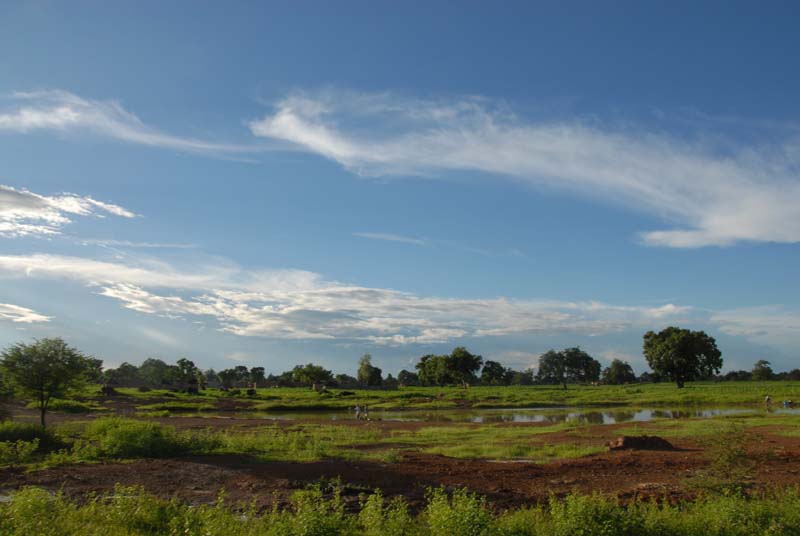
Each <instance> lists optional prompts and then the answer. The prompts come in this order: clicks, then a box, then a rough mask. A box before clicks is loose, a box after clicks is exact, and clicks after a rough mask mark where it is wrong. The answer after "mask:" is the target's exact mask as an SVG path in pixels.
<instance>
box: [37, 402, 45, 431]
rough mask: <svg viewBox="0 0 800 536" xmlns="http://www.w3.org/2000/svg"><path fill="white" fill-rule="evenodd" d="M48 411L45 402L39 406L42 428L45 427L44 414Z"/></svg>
mask: <svg viewBox="0 0 800 536" xmlns="http://www.w3.org/2000/svg"><path fill="white" fill-rule="evenodd" d="M46 411H47V408H45V407H44V404H42V405H41V406H39V420H40V421H41V423H42V428H44V414H45V412H46Z"/></svg>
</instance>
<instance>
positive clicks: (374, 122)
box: [250, 92, 800, 248]
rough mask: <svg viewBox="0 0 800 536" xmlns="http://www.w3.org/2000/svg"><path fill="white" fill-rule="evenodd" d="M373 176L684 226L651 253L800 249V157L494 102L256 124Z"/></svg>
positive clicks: (340, 107) (319, 100)
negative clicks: (489, 179) (519, 188)
mask: <svg viewBox="0 0 800 536" xmlns="http://www.w3.org/2000/svg"><path fill="white" fill-rule="evenodd" d="M250 128H251V130H252V132H253V133H254V134H255V135H257V136H261V137H265V138H271V139H277V140H283V141H287V142H291V143H294V144H295V145H296V146H298V147H300V148H302V149H304V150H307V151H310V152H314V153H317V154H320V155H322V156H325V157H327V158H330V159H332V160H335V161H336V162H339V163H340V164H341V165H343V166H345V167H346V168H348V169H350V170H352V171H354V172H356V173H360V174H364V175H373V176H377V175H409V174H410V175H435V174H436V173H440V172H445V171H459V170H470V171H480V172H486V173H491V174H495V175H499V176H505V177H508V178H509V179H513V180H517V181H522V182H524V183H530V184H534V185H544V186H548V187H552V188H560V189H567V190H571V191H574V192H578V193H580V194H582V195H587V196H596V197H602V198H605V199H608V200H611V201H613V202H617V203H624V204H626V205H628V206H631V207H634V208H635V209H637V210H642V211H647V212H649V213H654V214H655V215H657V216H660V217H662V218H664V219H666V220H667V221H670V222H673V223H674V224H675V225H676V226H677V227H676V228H674V229H666V230H657V231H648V232H644V233H642V235H641V237H642V239H643V241H644V242H645V243H647V244H651V245H659V246H670V247H682V248H693V247H702V246H709V245H721V246H724V245H729V244H733V243H736V242H739V241H767V242H784V243H795V242H799V241H800V211H798V210H797V206H798V205H800V171H799V170H800V149H799V148H798V143H797V142H796V141H791V140H790V141H788V142H787V143H786V144H785V145H782V146H773V147H769V146H765V147H740V148H739V149H737V150H735V151H733V152H732V153H728V154H723V153H721V152H719V151H715V150H714V148H712V147H707V146H703V144H700V143H689V142H683V141H680V140H677V139H675V138H672V137H669V136H667V135H663V134H652V133H648V132H642V131H634V130H630V129H627V130H622V129H616V130H615V129H611V128H601V127H597V126H590V125H587V124H582V123H580V122H566V121H562V122H554V121H549V122H531V121H524V120H521V119H519V118H517V117H515V116H514V115H513V114H512V113H509V112H508V111H507V110H506V109H504V108H502V107H500V106H497V105H495V104H493V103H491V102H490V101H488V100H485V99H476V98H472V99H461V100H452V101H423V100H408V99H400V98H397V97H394V96H392V95H389V94H379V95H360V94H354V93H346V92H323V93H318V94H296V95H291V96H289V97H287V98H286V99H284V100H282V101H280V102H279V103H277V105H276V109H275V112H274V113H273V114H272V115H269V116H267V117H265V118H263V119H261V120H258V121H252V122H251V123H250Z"/></svg>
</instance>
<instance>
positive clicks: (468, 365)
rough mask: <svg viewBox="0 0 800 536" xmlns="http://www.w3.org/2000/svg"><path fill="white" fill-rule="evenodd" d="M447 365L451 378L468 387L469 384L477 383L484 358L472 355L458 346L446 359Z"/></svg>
mask: <svg viewBox="0 0 800 536" xmlns="http://www.w3.org/2000/svg"><path fill="white" fill-rule="evenodd" d="M445 363H446V365H447V369H448V372H449V374H450V377H451V378H453V380H455V381H457V382H459V383H461V385H463V386H464V387H467V385H468V384H470V383H473V382H475V380H476V376H475V374H476V373H477V372H478V371H479V370H480V368H481V365H482V364H483V357H481V356H479V355H475V354H473V353H471V352H470V351H469V350H467V349H466V348H464V347H463V346H458V347H456V348H454V349H453V351H452V352H451V353H450V355H449V356H448V357H447V358H446V359H445Z"/></svg>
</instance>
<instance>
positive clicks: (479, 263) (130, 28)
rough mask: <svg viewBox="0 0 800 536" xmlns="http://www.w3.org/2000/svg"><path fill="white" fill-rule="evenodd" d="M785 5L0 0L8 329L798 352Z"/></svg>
mask: <svg viewBox="0 0 800 536" xmlns="http://www.w3.org/2000/svg"><path fill="white" fill-rule="evenodd" d="M798 20H800V8H799V7H798V5H797V4H796V3H793V2H779V1H775V2H766V3H753V2H730V1H726V2H713V1H709V2H703V3H697V2H651V1H644V2H640V1H637V2H579V1H571V2H502V3H490V2H468V1H464V2H435V1H430V2H375V1H369V2H367V1H365V2H355V1H353V2H336V3H333V2H306V1H301V2H200V1H191V2H190V1H188V0H187V1H175V2H150V1H142V2H130V3H123V2H99V1H98V2H87V1H75V2H55V1H54V2H50V1H30V2H18V1H7V2H2V3H0V65H2V69H0V185H2V186H0V345H1V346H2V347H7V346H9V345H11V344H14V343H16V342H24V341H30V340H32V339H34V338H41V337H53V336H60V337H63V338H64V339H65V340H67V342H68V343H70V344H71V345H73V346H75V347H77V348H79V349H80V350H82V351H84V352H85V353H87V354H91V355H94V356H96V357H99V358H102V359H103V360H104V362H105V363H106V366H108V367H113V366H117V365H119V364H120V363H122V362H123V361H128V362H131V363H135V364H138V363H141V361H143V360H144V359H146V358H148V357H158V358H162V359H165V360H167V361H174V360H175V359H178V358H180V357H188V358H190V359H192V360H193V361H194V362H195V363H197V364H198V365H199V366H201V367H202V368H209V367H213V368H215V369H217V370H219V369H222V368H229V367H232V366H235V365H246V366H264V367H266V369H267V371H268V372H272V373H280V372H282V371H284V370H288V369H290V368H291V367H293V366H294V365H296V364H302V363H308V362H313V363H317V364H321V365H323V366H326V367H328V368H331V369H334V370H335V371H337V372H348V373H353V372H354V371H355V369H356V367H357V361H358V357H359V356H361V355H362V354H364V353H367V352H368V353H370V354H372V356H373V362H374V363H375V364H376V365H378V366H380V367H382V368H383V369H384V371H385V372H390V373H393V374H396V373H397V372H398V371H399V370H401V369H403V368H406V369H412V368H413V366H414V364H415V363H416V361H417V360H418V358H419V357H420V356H422V355H425V354H429V353H447V352H449V351H450V350H451V349H452V348H453V347H455V346H466V347H467V348H468V349H470V350H471V351H473V352H475V353H479V354H481V355H482V356H483V357H484V358H485V359H492V360H495V361H499V362H501V363H503V364H504V365H506V366H511V367H514V368H516V369H523V368H528V367H531V366H535V365H536V363H537V359H538V356H539V355H540V354H541V353H543V352H545V351H547V350H548V349H550V348H556V349H558V348H564V347H571V346H580V347H581V348H583V349H584V350H586V351H587V352H589V353H590V354H591V355H593V356H594V357H596V358H597V359H598V360H600V361H601V363H603V364H608V363H609V362H610V361H611V360H612V359H615V358H619V359H623V360H625V361H628V362H629V363H631V365H632V366H633V367H634V369H635V370H636V371H637V372H640V373H641V372H644V371H645V370H647V365H646V361H645V360H644V358H643V356H642V335H643V334H644V333H645V332H646V331H649V330H660V329H663V328H665V327H667V326H671V325H677V326H681V327H686V328H690V329H702V330H704V331H706V332H707V333H709V334H710V335H712V336H713V337H715V338H716V340H717V344H718V346H719V348H720V350H721V351H722V354H723V359H724V360H725V366H724V370H735V369H749V368H751V367H752V364H753V363H754V362H755V361H756V360H758V359H766V360H768V361H770V362H771V363H772V364H773V368H775V369H776V370H788V369H791V368H796V367H798V366H800V361H798V353H797V348H798V347H800V285H798V284H797V276H798V274H800V244H798V243H799V242H800V102H799V101H798V99H797V95H800V72H799V71H798V69H797V57H796V55H797V50H800V32H797V21H798Z"/></svg>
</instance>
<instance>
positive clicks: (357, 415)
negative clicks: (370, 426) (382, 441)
mask: <svg viewBox="0 0 800 536" xmlns="http://www.w3.org/2000/svg"><path fill="white" fill-rule="evenodd" d="M356 420H357V421H358V420H361V407H360V406H356Z"/></svg>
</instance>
